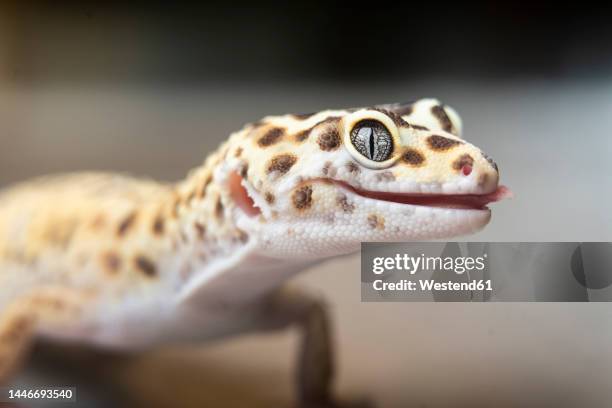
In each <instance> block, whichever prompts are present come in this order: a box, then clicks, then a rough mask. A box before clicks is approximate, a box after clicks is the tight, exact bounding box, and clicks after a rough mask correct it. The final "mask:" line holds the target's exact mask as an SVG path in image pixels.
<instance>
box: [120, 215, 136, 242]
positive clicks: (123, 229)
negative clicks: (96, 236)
mask: <svg viewBox="0 0 612 408" xmlns="http://www.w3.org/2000/svg"><path fill="white" fill-rule="evenodd" d="M137 215H138V214H137V212H136V211H132V212H131V213H129V214H128V215H127V216H126V217H125V218H124V219H123V221H121V222H120V223H119V226H118V227H117V235H118V236H119V237H122V236H124V235H125V234H126V233H127V232H128V230H129V229H130V228H131V227H132V226H133V225H134V223H135V221H136V216H137Z"/></svg>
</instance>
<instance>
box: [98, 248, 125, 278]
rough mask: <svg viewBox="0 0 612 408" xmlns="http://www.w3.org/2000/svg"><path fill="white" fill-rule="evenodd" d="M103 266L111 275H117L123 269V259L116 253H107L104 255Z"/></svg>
mask: <svg viewBox="0 0 612 408" xmlns="http://www.w3.org/2000/svg"><path fill="white" fill-rule="evenodd" d="M102 266H103V267H104V269H105V270H106V271H108V272H110V273H111V274H113V275H114V274H116V273H117V272H118V271H119V269H120V268H121V258H120V257H119V255H117V253H116V252H113V251H107V252H105V253H103V254H102Z"/></svg>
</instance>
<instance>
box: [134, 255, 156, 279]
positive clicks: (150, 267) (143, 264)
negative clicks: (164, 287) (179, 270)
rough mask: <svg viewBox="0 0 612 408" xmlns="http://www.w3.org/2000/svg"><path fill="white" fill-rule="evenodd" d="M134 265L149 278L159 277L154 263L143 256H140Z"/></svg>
mask: <svg viewBox="0 0 612 408" xmlns="http://www.w3.org/2000/svg"><path fill="white" fill-rule="evenodd" d="M134 265H135V266H136V269H138V270H139V271H141V272H142V273H144V274H145V275H146V276H148V277H151V278H152V277H154V276H155V275H157V268H156V267H155V264H154V263H153V261H151V260H150V259H149V258H147V257H145V256H143V255H139V256H137V257H136V258H135V259H134Z"/></svg>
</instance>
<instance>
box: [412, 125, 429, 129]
mask: <svg viewBox="0 0 612 408" xmlns="http://www.w3.org/2000/svg"><path fill="white" fill-rule="evenodd" d="M410 127H411V128H413V129H416V130H429V128H428V127H425V126H421V125H412V124H411V125H410Z"/></svg>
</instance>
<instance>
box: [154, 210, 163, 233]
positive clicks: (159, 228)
mask: <svg viewBox="0 0 612 408" xmlns="http://www.w3.org/2000/svg"><path fill="white" fill-rule="evenodd" d="M164 229H165V222H164V217H163V216H162V215H161V214H158V215H157V216H156V217H155V219H154V220H153V234H155V235H162V234H163V233H164Z"/></svg>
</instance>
